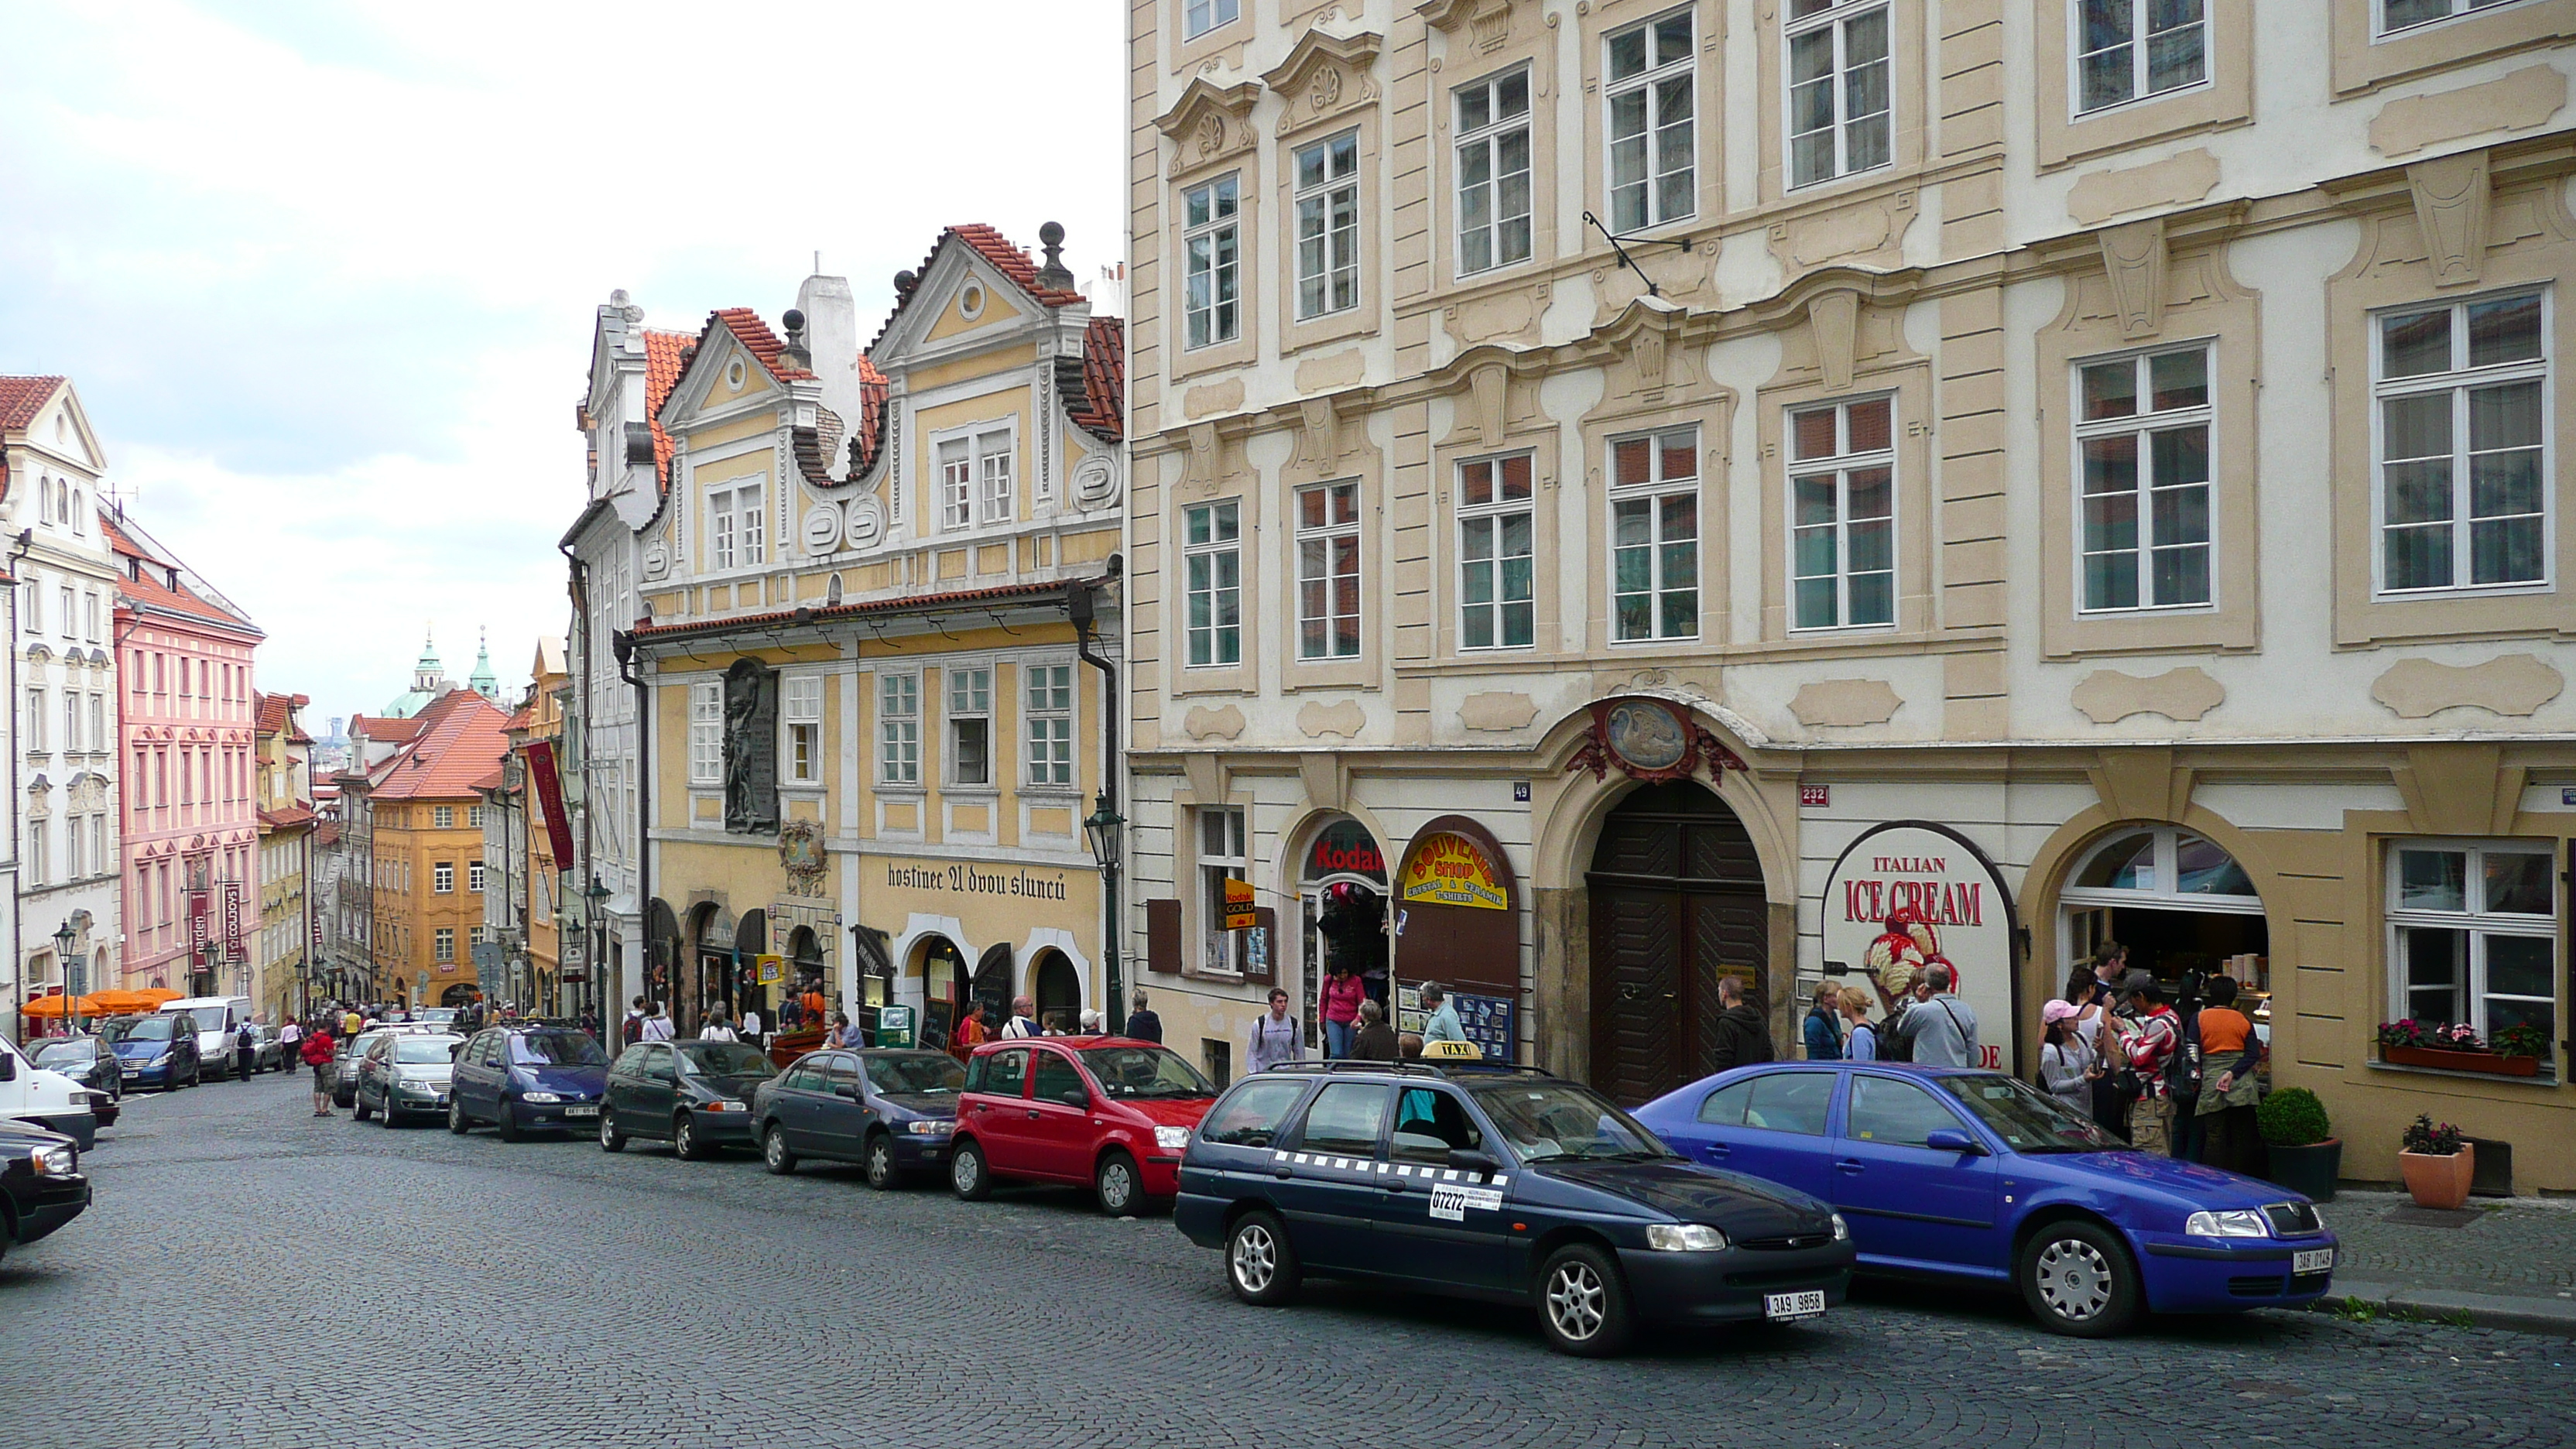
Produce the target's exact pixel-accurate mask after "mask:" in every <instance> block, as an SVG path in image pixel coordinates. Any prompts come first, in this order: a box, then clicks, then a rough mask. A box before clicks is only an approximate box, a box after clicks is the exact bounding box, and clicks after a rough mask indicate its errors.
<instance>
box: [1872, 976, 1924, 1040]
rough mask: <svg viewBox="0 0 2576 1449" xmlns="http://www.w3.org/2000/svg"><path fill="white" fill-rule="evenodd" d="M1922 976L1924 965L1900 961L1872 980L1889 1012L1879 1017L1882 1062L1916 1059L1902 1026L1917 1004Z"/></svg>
mask: <svg viewBox="0 0 2576 1449" xmlns="http://www.w3.org/2000/svg"><path fill="white" fill-rule="evenodd" d="M1922 978H1923V969H1922V968H1921V967H1919V966H1908V965H1906V964H1905V963H1904V962H1902V961H1899V962H1896V963H1894V964H1892V965H1890V966H1889V967H1888V968H1887V969H1886V970H1884V971H1881V972H1879V973H1878V979H1877V980H1875V981H1873V982H1871V983H1870V984H1871V985H1873V986H1875V987H1877V988H1878V999H1879V1001H1880V1002H1881V1003H1883V1004H1884V1006H1885V1008H1886V1012H1887V1014H1886V1015H1885V1016H1882V1017H1880V1018H1879V1019H1878V1059H1879V1060H1880V1061H1883V1062H1902V1061H1911V1060H1912V1059H1913V1058H1912V1057H1910V1056H1909V1055H1908V1053H1909V1052H1910V1051H1911V1050H1912V1048H1910V1047H1909V1046H1907V1044H1906V1041H1905V1033H1904V1031H1903V1030H1902V1029H1901V1028H1903V1026H1904V1025H1905V1013H1906V1010H1907V1008H1909V1007H1911V1006H1913V1005H1914V991H1915V988H1916V986H1918V985H1919V984H1920V983H1921V981H1922Z"/></svg>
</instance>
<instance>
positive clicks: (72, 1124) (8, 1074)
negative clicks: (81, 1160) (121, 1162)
mask: <svg viewBox="0 0 2576 1449" xmlns="http://www.w3.org/2000/svg"><path fill="white" fill-rule="evenodd" d="M94 1095H95V1094H94V1093H92V1092H91V1091H90V1089H89V1088H87V1087H84V1086H82V1085H81V1084H80V1083H78V1082H75V1081H73V1080H72V1079H71V1078H69V1077H66V1076H64V1075H63V1074H62V1073H60V1072H49V1071H46V1070H45V1069H44V1068H42V1067H39V1066H37V1065H36V1064H35V1063H33V1062H31V1061H29V1060H27V1056H26V1054H25V1053H24V1052H21V1051H19V1050H18V1048H17V1047H16V1046H15V1045H14V1044H12V1043H11V1042H10V1040H9V1039H8V1038H7V1037H0V1120H8V1121H17V1122H27V1123H32V1124H34V1125H35V1126H38V1127H42V1128H44V1129H45V1130H47V1131H49V1132H60V1133H61V1134H63V1135H64V1136H66V1137H68V1138H70V1139H72V1140H73V1141H74V1142H77V1143H79V1144H80V1148H81V1150H82V1151H83V1152H87V1151H88V1150H89V1149H90V1148H92V1147H95V1146H97V1145H98V1114H97V1113H95V1112H93V1111H91V1110H90V1100H91V1098H92V1097H93V1096H94Z"/></svg>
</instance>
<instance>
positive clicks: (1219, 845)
mask: <svg viewBox="0 0 2576 1449" xmlns="http://www.w3.org/2000/svg"><path fill="white" fill-rule="evenodd" d="M1190 816H1191V819H1190V828H1191V829H1192V830H1193V831H1195V832H1196V834H1195V835H1193V836H1192V837H1191V839H1192V841H1193V842H1194V844H1195V845H1196V848H1197V854H1198V864H1197V869H1198V878H1199V891H1198V897H1199V911H1200V913H1201V914H1202V915H1203V916H1204V917H1205V919H1204V920H1203V921H1202V922H1201V927H1202V935H1203V936H1204V938H1205V941H1204V955H1203V956H1202V958H1201V959H1202V960H1203V961H1204V962H1205V963H1206V969H1207V970H1209V971H1214V972H1219V973H1221V974H1224V975H1228V976H1240V975H1242V974H1243V968H1244V966H1245V965H1246V964H1247V963H1246V956H1247V953H1248V952H1249V951H1250V949H1251V942H1250V941H1249V940H1248V939H1247V938H1248V937H1250V936H1251V934H1252V933H1251V932H1249V931H1229V930H1227V929H1226V928H1225V887H1224V886H1222V885H1220V884H1219V883H1218V882H1220V881H1223V880H1227V879H1233V880H1250V879H1251V878H1252V853H1251V835H1250V831H1251V824H1252V822H1251V821H1250V820H1249V819H1248V818H1247V816H1246V812H1245V810H1244V808H1243V807H1242V806H1240V805H1201V806H1199V807H1197V808H1196V809H1194V810H1192V811H1191V812H1190ZM1211 827H1213V829H1211ZM1211 840H1214V841H1216V848H1214V849H1210V848H1209V842H1210V841H1211Z"/></svg>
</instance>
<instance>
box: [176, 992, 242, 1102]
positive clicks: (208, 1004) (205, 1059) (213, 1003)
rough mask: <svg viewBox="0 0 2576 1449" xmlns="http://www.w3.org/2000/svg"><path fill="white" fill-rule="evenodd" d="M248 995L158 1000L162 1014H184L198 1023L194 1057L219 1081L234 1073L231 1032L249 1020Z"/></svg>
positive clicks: (181, 1015) (237, 1029)
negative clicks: (161, 1001)
mask: <svg viewBox="0 0 2576 1449" xmlns="http://www.w3.org/2000/svg"><path fill="white" fill-rule="evenodd" d="M250 1010H251V1008H250V998H249V997H247V996H191V997H187V998H184V999H182V1000H179V1001H165V1002H163V1003H161V1010H160V1011H159V1012H158V1013H157V1014H158V1015H161V1016H173V1017H185V1018H187V1019H188V1020H190V1021H193V1022H195V1023H196V1024H197V1060H198V1062H199V1063H200V1066H201V1069H202V1070H204V1071H207V1072H210V1073H212V1074H213V1075H214V1076H215V1078H216V1080H218V1081H220V1080H222V1079H223V1078H225V1077H229V1076H231V1075H232V1074H233V1060H234V1058H233V1034H234V1033H235V1032H238V1031H240V1030H241V1024H242V1023H243V1022H245V1021H248V1020H250Z"/></svg>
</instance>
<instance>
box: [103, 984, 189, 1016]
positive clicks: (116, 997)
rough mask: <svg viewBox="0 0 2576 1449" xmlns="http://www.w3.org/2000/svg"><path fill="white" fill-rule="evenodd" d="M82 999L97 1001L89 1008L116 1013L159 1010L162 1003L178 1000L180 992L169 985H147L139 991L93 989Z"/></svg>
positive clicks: (111, 1013) (106, 1012)
mask: <svg viewBox="0 0 2576 1449" xmlns="http://www.w3.org/2000/svg"><path fill="white" fill-rule="evenodd" d="M82 999H83V1000H85V1001H89V1002H93V1003H95V1005H94V1006H92V1007H91V1008H88V1009H90V1010H95V1011H98V1012H101V1013H105V1014H110V1015H114V1014H120V1013H124V1012H133V1011H158V1010H160V1009H161V1003H163V1002H165V1001H176V1000H178V999H179V993H178V992H175V991H172V990H170V989H169V988H167V987H162V986H146V987H144V988H142V989H141V990H139V991H123V990H118V991H93V992H91V993H90V994H89V995H88V996H86V997H84V998H82Z"/></svg>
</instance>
